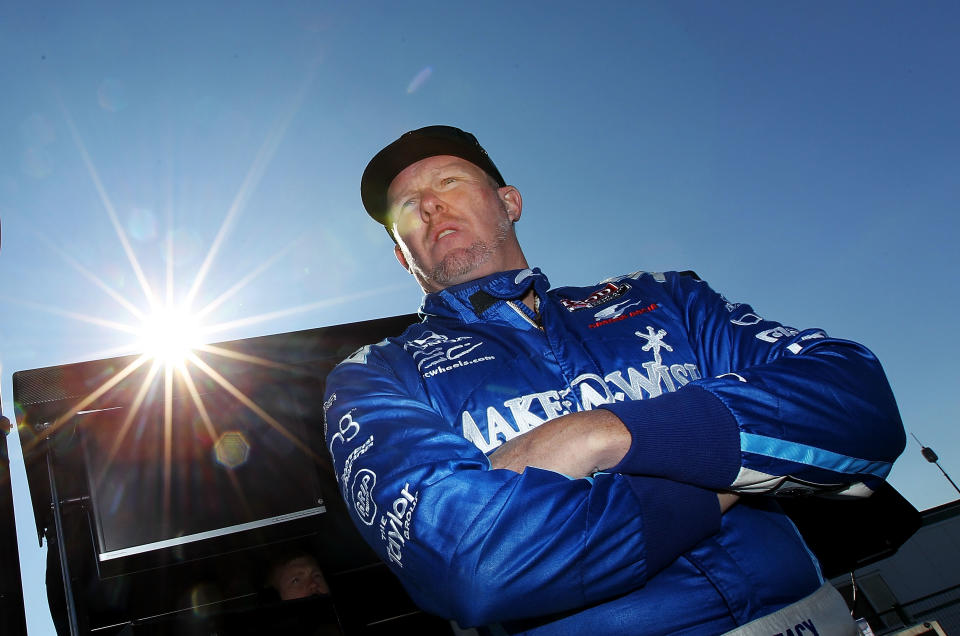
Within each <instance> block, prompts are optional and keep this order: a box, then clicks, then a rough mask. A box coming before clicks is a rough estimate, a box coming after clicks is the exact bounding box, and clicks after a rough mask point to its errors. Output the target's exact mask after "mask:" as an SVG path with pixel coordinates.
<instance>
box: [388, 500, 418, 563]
mask: <svg viewBox="0 0 960 636" xmlns="http://www.w3.org/2000/svg"><path fill="white" fill-rule="evenodd" d="M419 499H420V491H416V492H412V493H411V492H410V484H409V483H407V484H404V485H403V490H401V491H400V496H399V497H397V498H396V499H394V500H393V505H392V506H391V507H390V510H388V511H387V514H386V515H385V516H383V517H380V538H381V539H383V542H384V544H385V545H386V547H387V556H388V557H389V558H390V560H391V561H393V562H394V563H396V564H397V565H399V566H400V567H403V546H404V545H405V544H406V542H407V541H408V540H409V539H410V522H411V520H412V518H413V511H414V509H415V508H416V507H417V502H418V501H419Z"/></svg>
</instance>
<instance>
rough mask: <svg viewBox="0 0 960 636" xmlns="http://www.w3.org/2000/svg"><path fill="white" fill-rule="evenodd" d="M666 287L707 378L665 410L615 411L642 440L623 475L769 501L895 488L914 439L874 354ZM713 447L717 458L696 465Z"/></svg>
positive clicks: (657, 406)
mask: <svg viewBox="0 0 960 636" xmlns="http://www.w3.org/2000/svg"><path fill="white" fill-rule="evenodd" d="M631 276H632V275H631ZM663 283H664V285H663V289H664V290H665V291H666V292H667V293H668V294H669V295H670V297H671V299H672V302H673V305H674V306H675V307H676V308H678V310H679V312H680V315H681V316H682V320H683V322H684V325H683V327H684V329H685V331H686V334H687V338H688V341H689V344H690V346H691V347H692V348H693V350H694V351H695V353H696V356H697V359H698V364H699V365H700V368H701V375H702V376H703V377H702V378H700V379H697V380H696V381H693V382H690V383H689V384H688V385H687V386H684V387H683V389H682V390H681V391H678V392H676V393H674V394H669V395H664V396H662V397H663V398H664V399H662V400H660V399H658V400H657V401H651V402H648V403H645V404H641V403H635V402H634V403H629V404H626V403H625V404H622V405H613V406H609V407H605V408H609V409H610V410H612V411H614V412H615V413H616V414H617V415H618V416H620V418H621V419H622V420H624V422H625V423H626V424H627V425H628V428H629V429H630V431H631V434H632V435H633V437H634V446H633V447H632V448H631V452H630V453H628V456H627V457H626V458H625V459H624V461H623V462H621V464H620V466H618V467H617V468H618V469H621V470H625V471H626V472H630V471H640V472H643V471H649V472H647V473H644V474H658V475H661V476H665V477H670V478H673V479H682V480H685V481H688V482H690V483H698V484H702V485H706V486H710V487H714V488H732V489H734V490H739V491H741V492H764V493H768V494H774V493H775V494H795V493H801V492H804V493H806V492H810V491H820V492H828V493H843V494H846V495H854V496H857V495H859V496H862V495H867V494H869V493H870V492H871V491H872V488H874V487H876V485H877V484H878V483H879V482H880V481H881V480H882V479H883V478H885V477H886V475H887V474H888V472H889V470H890V467H891V465H892V462H893V460H894V459H895V458H896V457H897V456H898V455H899V454H900V452H902V450H903V446H904V443H905V437H904V434H903V426H902V423H901V421H900V417H899V412H898V409H897V406H896V402H895V400H894V398H893V394H892V392H891V390H890V387H889V384H888V383H887V380H886V377H885V375H884V373H883V370H882V367H881V366H880V363H879V361H878V360H877V359H876V357H875V356H874V355H873V354H872V353H871V352H870V351H869V350H868V349H867V348H866V347H864V346H863V345H860V344H858V343H855V342H852V341H849V340H842V339H837V338H830V337H828V336H827V334H826V333H825V332H824V331H823V330H821V329H804V330H800V329H796V328H793V327H790V326H787V325H784V324H781V323H779V322H775V321H772V320H768V319H765V318H764V317H762V316H761V315H760V314H758V313H757V312H756V311H754V309H753V308H752V307H751V306H750V305H747V304H743V303H733V302H730V301H728V300H727V299H726V298H725V297H723V296H722V295H720V294H718V293H717V292H715V291H714V290H713V289H711V288H710V286H709V285H708V284H707V283H705V282H702V281H700V280H698V279H694V278H692V277H689V276H684V275H681V274H676V273H667V274H666V275H664V277H663ZM678 421H679V422H683V423H684V425H685V426H681V427H677V426H676V425H675V423H676V422H678ZM708 439H709V440H711V443H710V444H708V445H709V446H711V453H710V454H709V455H708V456H700V455H697V454H696V451H695V449H696V448H697V443H698V441H703V440H708ZM644 446H645V448H646V450H641V447H644ZM661 451H663V453H661ZM641 456H642V457H641ZM701 460H702V461H701Z"/></svg>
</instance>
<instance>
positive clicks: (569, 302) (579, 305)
mask: <svg viewBox="0 0 960 636" xmlns="http://www.w3.org/2000/svg"><path fill="white" fill-rule="evenodd" d="M629 290H630V285H629V284H628V283H607V284H606V285H604V286H603V287H601V288H600V289H598V290H597V291H595V292H593V293H592V294H590V295H589V296H587V297H586V298H584V299H582V300H573V299H570V298H561V299H560V304H562V305H563V306H564V307H566V308H567V311H579V310H580V309H593V308H594V307H599V306H600V305H604V304H606V303H608V302H611V301H613V300H616V299H617V298H620V297H621V296H623V295H624V294H626V293H627V291H629Z"/></svg>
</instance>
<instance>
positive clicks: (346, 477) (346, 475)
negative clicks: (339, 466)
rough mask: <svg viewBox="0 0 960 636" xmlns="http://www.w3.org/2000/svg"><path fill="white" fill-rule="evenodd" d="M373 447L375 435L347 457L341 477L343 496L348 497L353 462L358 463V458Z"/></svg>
mask: <svg viewBox="0 0 960 636" xmlns="http://www.w3.org/2000/svg"><path fill="white" fill-rule="evenodd" d="M371 446H373V435H371V436H370V437H369V438H368V439H367V441H365V442H364V443H363V444H361V445H360V446H357V447H356V448H354V449H353V450H352V451H350V454H349V455H347V458H346V459H345V460H344V462H343V474H342V475H341V477H340V480H341V481H342V482H343V487H342V489H343V496H344V497H347V496H348V495H347V486H348V485H349V484H350V473H351V472H353V462H355V461H357V458H358V457H360V456H361V455H363V454H364V453H366V452H367V451H368V450H370V447H371Z"/></svg>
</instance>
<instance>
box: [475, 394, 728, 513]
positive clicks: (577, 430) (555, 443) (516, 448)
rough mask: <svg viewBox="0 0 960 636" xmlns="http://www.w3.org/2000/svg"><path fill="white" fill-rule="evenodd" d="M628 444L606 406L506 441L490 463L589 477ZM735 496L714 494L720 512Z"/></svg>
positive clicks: (609, 464)
mask: <svg viewBox="0 0 960 636" xmlns="http://www.w3.org/2000/svg"><path fill="white" fill-rule="evenodd" d="M630 444H631V435H630V432H629V431H628V430H627V428H626V426H624V424H623V422H622V421H621V420H620V418H618V417H617V416H616V415H614V414H613V413H611V412H610V411H607V410H605V409H597V410H593V411H582V412H579V413H571V414H569V415H564V416H562V417H558V418H556V419H553V420H550V421H549V422H545V423H544V424H542V425H540V426H539V427H537V428H535V429H533V430H531V431H528V432H527V433H526V434H524V435H520V436H519V437H515V438H513V439H512V440H510V441H509V442H506V443H505V444H503V445H502V446H501V447H500V448H498V449H497V450H496V451H495V452H494V453H492V454H491V455H490V464H491V467H492V468H505V469H507V470H512V471H513V472H515V473H522V472H523V470H524V468H526V467H528V466H531V467H535V468H544V469H547V470H552V471H555V472H558V473H563V474H564V475H568V476H570V477H588V476H590V475H592V474H594V473H596V472H598V471H601V470H606V469H608V468H611V467H613V466H616V465H617V464H618V463H620V460H622V459H623V458H624V456H625V455H626V454H627V451H628V450H629V449H630ZM738 499H739V497H738V496H737V495H735V494H733V493H727V492H719V493H717V500H718V502H719V504H720V511H721V512H726V511H727V510H729V509H730V507H731V506H733V504H735V503H736V502H737V500H738Z"/></svg>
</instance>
